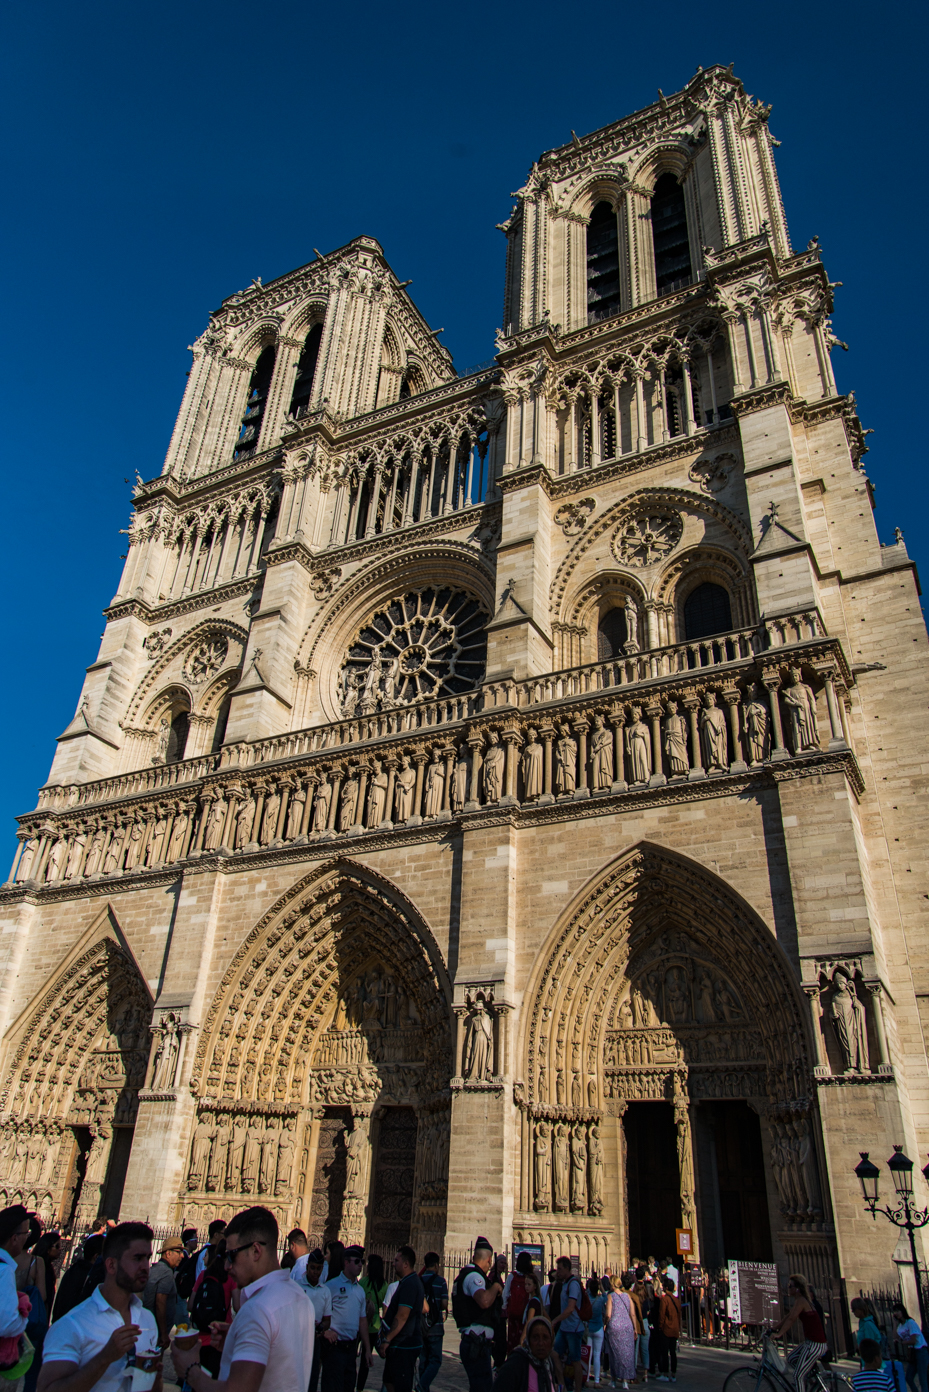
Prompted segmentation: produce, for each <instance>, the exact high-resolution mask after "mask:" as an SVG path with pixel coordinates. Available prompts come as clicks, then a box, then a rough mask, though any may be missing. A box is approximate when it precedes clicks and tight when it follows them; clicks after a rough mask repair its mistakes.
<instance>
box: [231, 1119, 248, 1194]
mask: <svg viewBox="0 0 929 1392" xmlns="http://www.w3.org/2000/svg"><path fill="white" fill-rule="evenodd" d="M247 1140H248V1117H247V1116H245V1115H243V1114H242V1113H241V1112H239V1113H237V1114H236V1115H235V1116H234V1117H233V1119H232V1144H231V1145H230V1147H229V1168H228V1170H227V1171H226V1188H227V1189H232V1190H238V1189H241V1187H242V1162H243V1160H244V1158H245V1142H246V1141H247Z"/></svg>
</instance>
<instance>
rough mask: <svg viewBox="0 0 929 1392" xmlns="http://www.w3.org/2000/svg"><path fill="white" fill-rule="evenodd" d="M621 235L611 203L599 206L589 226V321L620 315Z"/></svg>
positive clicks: (594, 211) (593, 213)
mask: <svg viewBox="0 0 929 1392" xmlns="http://www.w3.org/2000/svg"><path fill="white" fill-rule="evenodd" d="M619 309H620V303H619V234H618V232H617V229H616V214H615V212H614V211H613V209H612V208H611V207H610V205H609V203H598V204H597V206H596V207H595V208H594V210H593V212H592V213H591V215H590V222H589V223H588V224H587V320H588V323H595V322H596V320H598V319H608V318H609V316H610V315H611V314H618V313H619Z"/></svg>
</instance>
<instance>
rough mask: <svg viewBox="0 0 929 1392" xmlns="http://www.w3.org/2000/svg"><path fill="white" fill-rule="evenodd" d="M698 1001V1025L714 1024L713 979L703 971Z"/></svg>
mask: <svg viewBox="0 0 929 1392" xmlns="http://www.w3.org/2000/svg"><path fill="white" fill-rule="evenodd" d="M698 1000H699V1002H700V1023H701V1024H702V1025H712V1024H715V1022H716V1010H715V1007H714V1005H713V978H712V977H711V976H710V974H709V972H708V971H704V972H702V973H701V975H700V989H699V995H698Z"/></svg>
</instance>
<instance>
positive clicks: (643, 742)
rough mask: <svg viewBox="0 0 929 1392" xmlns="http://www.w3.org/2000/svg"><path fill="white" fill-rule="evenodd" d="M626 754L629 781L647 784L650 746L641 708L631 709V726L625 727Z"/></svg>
mask: <svg viewBox="0 0 929 1392" xmlns="http://www.w3.org/2000/svg"><path fill="white" fill-rule="evenodd" d="M626 753H627V754H628V755H629V772H630V781H631V782H633V783H647V782H648V780H649V779H650V778H651V776H652V745H651V736H650V735H649V730H648V726H647V725H646V724H645V722H644V721H643V719H642V708H641V706H633V707H632V724H631V725H627V726H626Z"/></svg>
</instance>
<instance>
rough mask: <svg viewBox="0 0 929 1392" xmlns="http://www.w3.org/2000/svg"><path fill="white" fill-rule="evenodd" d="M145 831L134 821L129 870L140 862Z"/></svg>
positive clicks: (127, 860)
mask: <svg viewBox="0 0 929 1392" xmlns="http://www.w3.org/2000/svg"><path fill="white" fill-rule="evenodd" d="M223 807H225V803H223ZM144 831H145V826H144V823H142V822H133V823H132V830H131V831H130V833H129V841H128V844H127V846H126V858H125V860H124V862H123V864H124V865H125V867H126V869H127V870H134V869H135V868H136V866H137V865H138V863H139V855H140V853H141V851H142V835H143V833H144ZM69 868H70V867H69ZM69 878H70V876H69Z"/></svg>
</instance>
